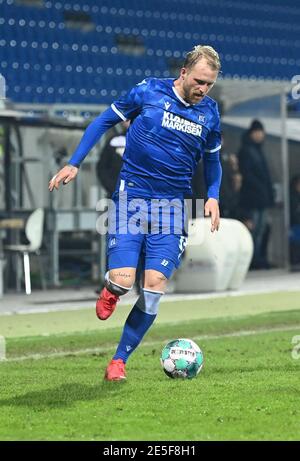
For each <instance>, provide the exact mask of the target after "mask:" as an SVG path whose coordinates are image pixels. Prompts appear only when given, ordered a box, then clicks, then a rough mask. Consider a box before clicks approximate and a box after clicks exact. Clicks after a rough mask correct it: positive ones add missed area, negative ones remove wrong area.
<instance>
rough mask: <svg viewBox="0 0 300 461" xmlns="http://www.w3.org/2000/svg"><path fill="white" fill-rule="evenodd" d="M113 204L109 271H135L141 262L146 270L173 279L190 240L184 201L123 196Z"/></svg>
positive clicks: (108, 250)
mask: <svg viewBox="0 0 300 461" xmlns="http://www.w3.org/2000/svg"><path fill="white" fill-rule="evenodd" d="M122 196H123V198H122ZM113 202H114V206H112V207H111V209H110V210H109V232H108V241H107V256H108V268H109V269H118V268H121V267H134V268H136V267H137V265H138V262H139V261H140V260H141V261H142V266H143V269H144V270H147V269H154V270H157V271H159V272H161V273H162V274H164V275H165V277H167V278H170V277H171V275H172V273H173V271H174V269H177V268H178V267H179V265H180V260H181V256H182V254H183V252H184V249H185V245H186V241H187V232H186V230H185V226H184V223H185V222H186V221H185V210H184V201H183V200H180V199H176V201H175V202H174V201H172V202H170V201H169V200H166V199H162V200H161V201H159V202H158V201H155V200H154V199H141V198H139V199H134V200H130V199H128V198H127V196H125V194H122V193H120V194H116V195H115V196H114V201H113Z"/></svg>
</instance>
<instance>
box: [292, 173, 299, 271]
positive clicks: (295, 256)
mask: <svg viewBox="0 0 300 461" xmlns="http://www.w3.org/2000/svg"><path fill="white" fill-rule="evenodd" d="M290 224H291V228H290V262H291V264H292V265H296V264H300V173H299V174H297V175H296V176H294V177H293V178H292V180H291V185H290Z"/></svg>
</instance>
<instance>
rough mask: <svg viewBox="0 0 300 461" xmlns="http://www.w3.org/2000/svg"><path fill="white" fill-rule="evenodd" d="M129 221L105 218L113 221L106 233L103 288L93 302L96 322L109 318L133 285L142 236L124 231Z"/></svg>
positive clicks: (111, 217)
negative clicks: (105, 261)
mask: <svg viewBox="0 0 300 461" xmlns="http://www.w3.org/2000/svg"><path fill="white" fill-rule="evenodd" d="M118 206H119V205H118ZM117 208H118V207H117ZM112 213H113V212H112ZM129 218H130V214H128V216H127V215H126V216H124V217H123V218H122V219H116V218H115V216H114V215H113V214H110V215H109V219H111V220H112V221H114V225H115V231H114V233H109V234H108V240H107V256H108V269H109V270H108V272H107V273H106V275H105V286H104V288H103V290H102V291H101V293H100V296H99V298H98V300H97V302H96V314H97V317H98V318H99V319H100V320H106V319H108V318H109V317H110V316H111V314H112V313H113V312H114V310H115V308H116V305H117V302H118V301H119V299H120V296H123V295H125V294H126V293H128V291H129V290H131V288H132V286H133V284H134V280H135V274H136V267H137V263H138V259H139V254H140V252H141V248H142V244H143V239H144V236H143V234H132V233H130V232H127V227H126V228H125V224H126V222H127V221H126V220H128V219H129Z"/></svg>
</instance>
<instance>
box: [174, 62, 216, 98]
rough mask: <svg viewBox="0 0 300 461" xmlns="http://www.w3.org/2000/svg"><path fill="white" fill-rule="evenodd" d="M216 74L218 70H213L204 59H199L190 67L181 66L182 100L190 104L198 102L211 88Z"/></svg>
mask: <svg viewBox="0 0 300 461" xmlns="http://www.w3.org/2000/svg"><path fill="white" fill-rule="evenodd" d="M217 76H218V71H216V70H213V69H212V68H211V67H210V66H209V64H208V63H207V61H206V59H201V60H200V61H198V62H197V63H196V64H195V65H194V66H193V67H192V68H191V69H186V68H184V67H183V68H182V69H181V73H180V77H181V89H182V93H183V98H184V100H185V101H187V102H189V103H190V104H198V103H199V102H200V101H202V99H203V98H204V96H205V95H207V93H208V92H209V91H210V90H211V89H212V87H213V84H214V83H215V81H216V79H217Z"/></svg>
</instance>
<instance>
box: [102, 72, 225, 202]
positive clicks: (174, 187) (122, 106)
mask: <svg viewBox="0 0 300 461" xmlns="http://www.w3.org/2000/svg"><path fill="white" fill-rule="evenodd" d="M111 108H112V109H113V110H114V112H115V113H116V114H117V115H119V116H120V117H121V118H122V119H123V120H127V119H130V120H132V123H131V125H130V127H129V129H128V131H127V138H126V149H125V152H124V155H123V161H124V164H123V168H122V170H121V174H120V181H119V184H118V187H119V188H120V189H121V190H124V189H125V190H127V192H128V195H129V196H131V195H132V196H133V195H134V196H137V197H139V196H142V197H155V198H159V197H183V196H184V195H189V194H190V193H191V179H192V176H193V173H194V171H195V168H196V165H197V163H198V161H199V159H200V158H201V157H202V156H203V155H209V154H211V155H212V154H214V153H217V152H218V151H219V149H220V147H221V133H220V117H219V113H218V109H217V104H216V102H215V101H214V100H213V99H211V98H210V97H208V96H205V97H204V98H203V100H202V101H201V102H200V103H199V104H195V105H191V104H189V103H187V102H186V101H184V100H183V99H182V98H181V97H180V95H179V94H178V93H177V91H176V89H175V86H174V79H156V78H149V79H145V80H143V81H142V82H141V83H139V84H138V85H136V86H135V87H134V88H133V89H132V90H131V91H130V92H128V93H127V95H125V96H124V97H122V98H120V99H119V100H118V101H115V102H114V103H113V104H112V105H111Z"/></svg>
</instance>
